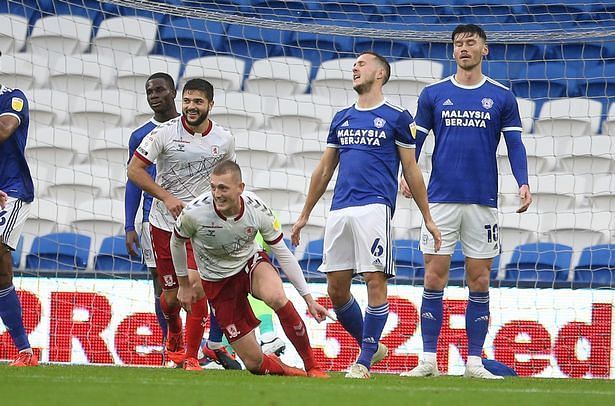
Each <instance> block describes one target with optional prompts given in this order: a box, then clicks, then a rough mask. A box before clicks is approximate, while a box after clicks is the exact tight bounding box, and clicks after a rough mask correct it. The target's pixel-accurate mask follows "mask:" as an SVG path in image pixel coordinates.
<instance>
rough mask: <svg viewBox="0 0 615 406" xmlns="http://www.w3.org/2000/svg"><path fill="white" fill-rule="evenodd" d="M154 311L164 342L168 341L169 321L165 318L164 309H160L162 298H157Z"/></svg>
mask: <svg viewBox="0 0 615 406" xmlns="http://www.w3.org/2000/svg"><path fill="white" fill-rule="evenodd" d="M154 309H155V310H156V318H157V319H158V325H159V326H160V329H161V330H162V340H163V341H164V340H166V339H167V330H168V328H167V319H165V318H164V313H163V312H162V307H160V296H156V298H155V299H154Z"/></svg>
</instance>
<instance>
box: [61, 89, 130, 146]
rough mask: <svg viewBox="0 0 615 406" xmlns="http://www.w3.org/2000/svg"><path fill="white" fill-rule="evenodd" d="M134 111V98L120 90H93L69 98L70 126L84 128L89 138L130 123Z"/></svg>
mask: <svg viewBox="0 0 615 406" xmlns="http://www.w3.org/2000/svg"><path fill="white" fill-rule="evenodd" d="M135 111H136V103H135V96H134V94H133V93H130V92H121V91H120V90H110V89H108V90H93V91H90V92H86V93H83V95H82V96H75V97H72V98H71V104H70V122H71V125H74V126H77V127H80V128H84V129H85V130H87V132H88V134H90V136H95V135H96V134H100V133H101V132H102V131H104V130H105V129H106V128H110V127H120V126H122V125H123V124H124V123H128V122H131V121H132V120H133V118H134V114H135Z"/></svg>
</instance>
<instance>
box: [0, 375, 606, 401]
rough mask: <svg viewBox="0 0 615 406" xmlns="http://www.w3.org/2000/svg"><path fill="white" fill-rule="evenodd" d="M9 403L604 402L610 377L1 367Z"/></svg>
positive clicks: (1, 383)
mask: <svg viewBox="0 0 615 406" xmlns="http://www.w3.org/2000/svg"><path fill="white" fill-rule="evenodd" d="M0 393H1V394H2V395H1V397H0V399H1V401H0V403H1V404H2V405H19V406H21V405H87V406H89V405H131V406H133V405H147V406H152V405H165V406H170V405H182V406H187V405H271V406H275V405H279V406H282V405H293V406H295V405H311V406H321V405H335V406H340V405H378V406H391V405H421V406H422V405H455V406H459V405H466V404H468V405H469V404H475V405H497V406H504V405H515V406H516V405H534V404H535V405H559V404H561V405H584V404H587V405H599V404H604V405H606V404H609V405H613V404H615V384H614V383H613V382H612V381H607V380H571V379H529V378H511V379H506V380H504V381H481V380H469V379H464V378H462V377H450V376H449V377H439V378H401V377H399V376H396V375H383V374H374V376H373V377H372V379H371V380H369V381H363V380H350V379H345V378H344V376H343V374H339V373H334V374H332V379H328V380H321V379H309V378H295V377H278V376H254V375H251V374H250V373H248V372H247V371H224V370H206V371H204V372H202V373H198V372H197V373H195V372H187V371H183V370H180V369H162V368H126V367H94V366H59V365H41V366H39V367H37V368H11V367H8V366H5V365H2V366H0Z"/></svg>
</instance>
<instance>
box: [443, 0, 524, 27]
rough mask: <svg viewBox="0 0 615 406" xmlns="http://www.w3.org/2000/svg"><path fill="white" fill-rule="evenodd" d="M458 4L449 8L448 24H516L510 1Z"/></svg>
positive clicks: (460, 0) (475, 0)
mask: <svg viewBox="0 0 615 406" xmlns="http://www.w3.org/2000/svg"><path fill="white" fill-rule="evenodd" d="M457 3H458V4H455V5H453V6H451V7H450V8H447V11H448V15H446V16H445V18H444V20H445V21H446V22H451V23H456V24H469V23H472V24H480V25H484V24H492V23H495V24H502V23H509V22H514V19H513V9H512V6H511V2H510V1H508V0H458V1H457Z"/></svg>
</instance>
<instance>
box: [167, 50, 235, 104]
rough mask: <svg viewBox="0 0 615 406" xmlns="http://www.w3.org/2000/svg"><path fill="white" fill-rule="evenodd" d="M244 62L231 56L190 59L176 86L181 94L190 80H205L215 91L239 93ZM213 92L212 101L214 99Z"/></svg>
mask: <svg viewBox="0 0 615 406" xmlns="http://www.w3.org/2000/svg"><path fill="white" fill-rule="evenodd" d="M245 67H246V62H245V61H244V60H243V59H240V58H234V57H232V56H226V55H223V56H204V57H202V58H196V59H191V60H190V61H188V63H187V64H186V69H185V70H184V74H183V75H182V78H181V80H180V82H179V84H178V86H177V89H178V91H180V92H181V90H182V89H183V87H184V85H185V84H186V82H187V81H188V80H190V79H196V78H199V79H207V80H208V81H209V83H211V84H212V85H213V87H214V89H215V90H216V91H218V90H222V91H239V90H241V82H242V81H243V72H244V70H245ZM215 97H216V96H215V92H214V99H215Z"/></svg>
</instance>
